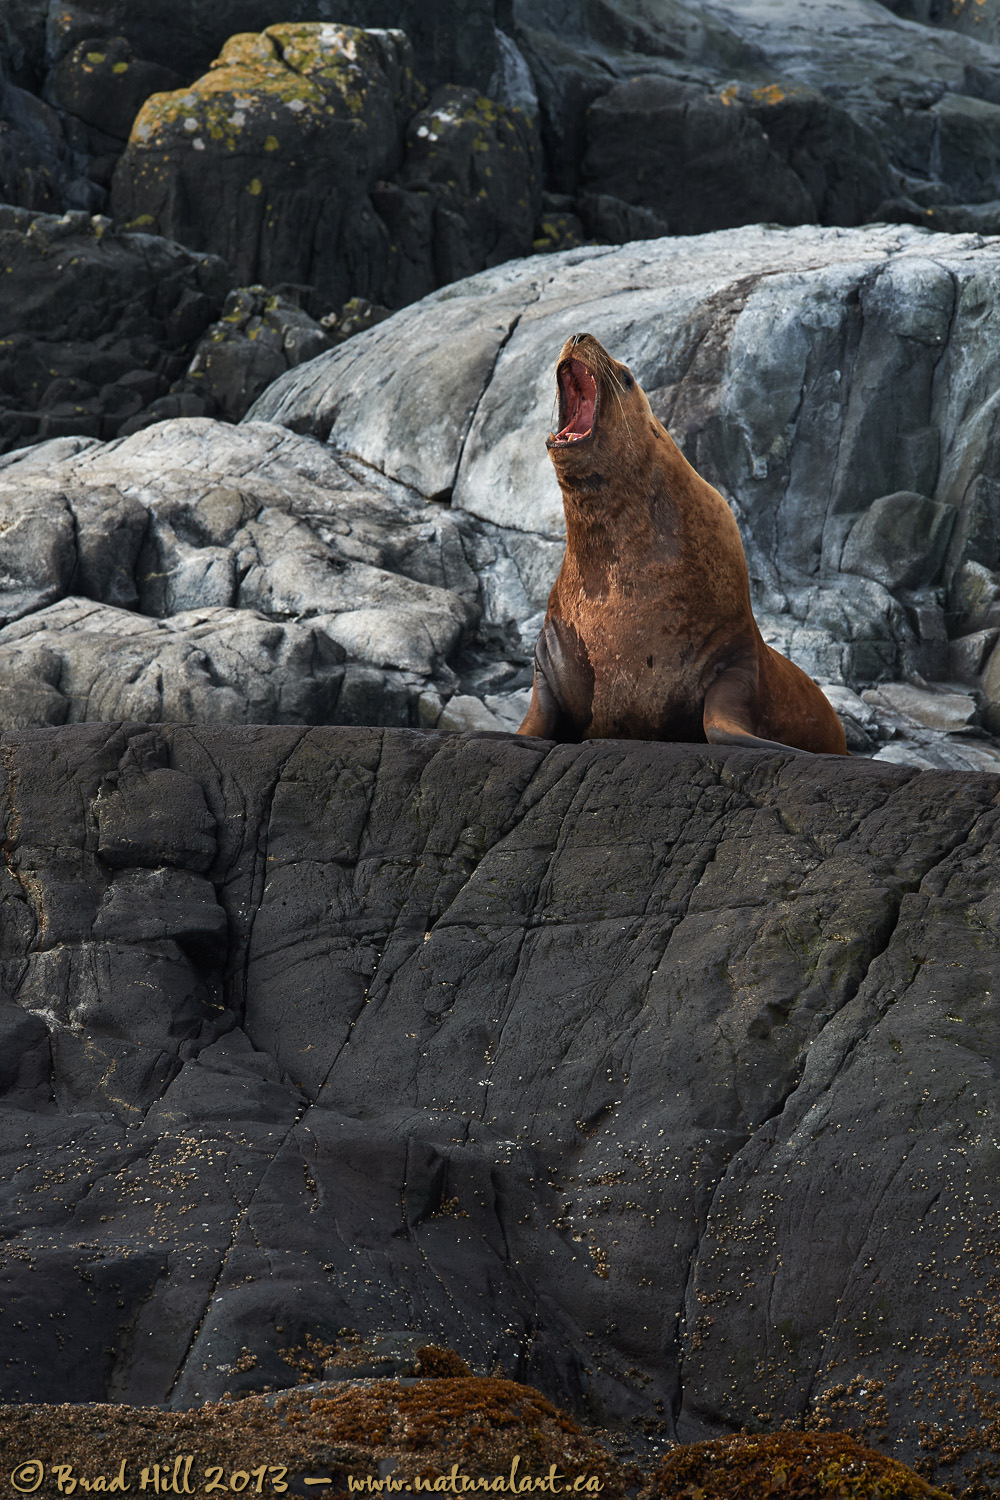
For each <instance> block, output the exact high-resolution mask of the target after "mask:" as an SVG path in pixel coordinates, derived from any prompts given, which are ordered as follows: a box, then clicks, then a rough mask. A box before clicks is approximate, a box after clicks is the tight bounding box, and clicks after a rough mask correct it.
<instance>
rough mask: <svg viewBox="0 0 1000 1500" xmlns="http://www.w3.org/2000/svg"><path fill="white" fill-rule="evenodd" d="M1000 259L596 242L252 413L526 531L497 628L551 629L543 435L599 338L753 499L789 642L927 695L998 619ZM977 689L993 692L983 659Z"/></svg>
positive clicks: (480, 281)
mask: <svg viewBox="0 0 1000 1500" xmlns="http://www.w3.org/2000/svg"><path fill="white" fill-rule="evenodd" d="M998 264H1000V262H998V260H997V250H996V247H995V246H993V245H991V244H986V245H984V244H982V243H981V242H979V241H978V240H975V239H972V238H964V239H963V238H955V239H947V238H944V237H940V236H936V235H935V236H931V235H929V234H927V233H925V232H920V231H916V230H912V229H908V228H898V229H897V228H887V227H882V228H879V229H868V230H865V231H862V232H850V231H843V230H833V231H824V230H819V229H805V228H802V229H796V230H792V231H787V232H781V231H778V230H774V229H769V228H765V227H758V228H754V229H747V230H744V231H742V232H738V231H731V232H728V233H723V234H719V235H711V236H701V237H698V238H692V239H686V240H685V239H671V240H660V241H657V242H655V243H652V244H643V245H634V246H631V247H628V248H626V249H623V250H620V251H614V252H612V251H609V250H601V249H598V250H587V251H584V250H580V251H572V252H568V253H566V254H565V255H563V256H562V257H560V258H559V259H558V260H555V261H552V260H548V261H545V262H542V261H528V262H525V263H523V264H522V265H512V266H509V267H505V268H504V269H503V270H502V271H500V272H497V273H493V274H490V275H486V276H481V277H479V278H477V279H475V280H473V281H471V282H469V283H466V285H465V287H464V288H463V295H461V296H457V295H455V294H454V292H453V291H451V292H445V293H443V294H438V295H437V296H435V297H431V298H429V299H428V300H427V301H426V302H424V303H422V304H420V305H419V306H418V307H414V308H411V309H408V310H404V311H403V312H401V313H399V314H397V316H396V317H395V318H393V319H392V320H390V321H389V322H387V323H383V324H381V325H379V326H378V327H377V328H374V329H372V330H371V331H369V332H368V333H366V334H364V335H363V336H362V337H360V338H358V339H356V340H354V341H353V342H352V343H350V344H348V345H346V346H344V347H343V348H340V349H338V350H335V351H333V352H332V353H331V354H328V355H325V356H323V357H321V358H320V359H319V360H316V361H314V362H313V363H311V364H310V365H309V366H307V367H304V368H303V369H302V370H300V371H295V372H292V373H291V374H289V375H287V376H285V377H283V378H282V379H281V380H279V381H278V382H277V383H276V384H275V385H274V386H273V387H272V388H271V390H270V391H268V392H267V394H266V395H265V396H264V397H262V398H261V400H260V401H259V402H258V403H257V404H256V406H255V407H254V409H253V412H252V414H251V415H253V416H255V417H264V418H267V419H269V420H277V421H279V422H284V423H287V424H288V425H289V426H291V427H294V428H295V429H296V430H298V431H300V432H307V433H312V434H314V435H316V436H317V437H321V438H327V439H328V440H329V442H330V443H332V444H334V445H335V446H337V447H338V448H342V449H345V450H347V451H348V452H350V453H353V454H354V455H356V456H357V457H359V458H361V459H363V460H364V462H366V463H368V464H371V465H373V466H374V467H375V468H377V469H380V470H382V471H384V472H385V473H386V474H387V475H389V476H392V477H394V478H396V479H398V480H400V481H402V482H405V483H406V484H408V485H411V486H413V487H414V488H416V489H417V490H419V491H421V492H422V493H423V494H425V495H427V496H442V495H448V496H450V499H451V505H452V509H453V510H459V511H463V512H465V513H466V514H467V515H471V516H474V517H476V518H478V519H479V520H480V521H481V522H483V523H487V524H489V525H490V526H491V527H492V528H494V529H495V533H497V532H498V533H500V534H502V536H503V539H504V552H503V556H502V558H500V557H498V559H497V561H496V562H495V563H494V564H487V565H486V567H485V568H484V569H483V570H482V577H483V590H484V611H485V616H486V619H487V620H488V621H492V622H496V623H500V622H503V621H504V620H506V619H513V620H515V621H516V622H517V623H518V625H519V627H520V628H521V630H522V634H523V635H524V637H525V638H528V639H533V632H534V631H536V630H537V628H538V622H539V620H540V612H541V611H542V610H543V609H544V607H545V602H546V598H547V595H548V590H549V587H550V586H551V583H552V580H553V578H554V576H555V571H556V568H557V566H558V561H559V557H560V555H561V548H560V544H559V542H558V538H559V537H560V536H561V534H562V528H563V519H562V504H561V497H560V495H559V490H558V487H557V485H556V482H555V477H554V474H553V472H552V470H551V467H550V465H549V464H548V463H547V462H546V461H545V459H544V455H543V449H542V439H543V435H544V433H545V432H546V430H547V427H548V424H549V419H550V415H551V408H552V400H553V378H552V361H553V360H554V358H555V355H556V354H557V352H558V350H559V349H560V347H561V346H562V343H563V341H564V339H565V338H566V337H567V336H568V335H569V334H570V333H572V332H574V331H575V330H578V329H580V328H586V329H589V330H590V331H592V332H593V333H595V334H596V335H597V337H598V338H600V339H601V341H602V342H603V343H604V344H605V346H606V347H607V348H609V349H610V350H611V351H612V352H613V353H614V354H615V355H616V357H618V358H621V359H623V360H625V361H626V362H627V363H628V364H629V365H630V366H631V368H632V369H633V370H634V372H635V374H636V376H637V378H638V379H639V381H640V383H641V384H642V385H643V387H644V388H645V390H646V391H647V392H648V394H649V396H650V400H651V403H652V405H653V409H654V411H655V412H656V414H657V416H659V417H660V419H661V420H662V421H664V423H665V424H666V425H667V427H668V428H669V429H670V430H671V432H672V433H673V435H674V436H675V438H676V439H677V440H678V442H679V443H680V445H681V447H682V448H683V449H684V451H685V452H686V454H687V456H688V457H689V458H690V459H691V461H692V462H693V463H694V464H695V466H696V467H697V468H698V470H699V471H700V472H701V473H702V474H703V475H704V476H705V477H706V478H707V479H709V480H710V481H711V482H712V483H713V484H715V485H716V486H717V487H718V488H719V489H720V490H721V491H722V493H723V494H724V495H725V496H726V498H727V499H728V500H729V501H730V503H731V505H732V507H733V509H734V512H735V513H736V515H737V518H738V520H739V522H740V526H741V530H742V533H743V540H744V546H745V548H746V551H747V557H748V562H749V567H750V576H751V584H752V588H753V592H754V599H755V606H756V608H757V611H758V616H759V619H760V622H761V626H762V628H763V630H764V632H765V635H766V637H767V639H768V640H769V641H770V642H771V644H773V645H775V646H776V647H777V649H779V650H782V651H784V652H786V653H787V654H789V655H791V656H792V657H793V659H795V660H796V661H798V662H799V663H800V665H802V666H803V667H804V668H805V669H806V671H808V672H809V673H810V674H811V675H813V676H815V677H817V678H820V679H822V680H824V681H826V682H829V683H835V684H842V685H844V686H846V687H849V688H852V689H854V690H855V691H858V690H862V689H868V688H871V687H873V686H874V685H875V684H877V683H878V682H879V681H882V680H886V679H894V678H895V679H897V680H898V679H901V678H906V677H911V678H913V680H914V681H915V682H916V685H917V686H921V680H922V679H923V685H924V686H926V680H933V679H936V680H939V681H946V680H949V679H950V678H951V677H952V673H953V671H954V667H953V665H952V659H951V657H950V656H949V638H953V639H955V640H957V641H961V640H964V639H965V637H966V636H968V635H970V634H975V633H976V632H977V631H981V630H983V629H985V628H990V627H992V626H993V625H994V624H995V622H994V620H993V615H992V614H991V613H990V610H991V609H993V608H994V605H993V604H992V603H990V602H987V601H991V600H992V598H993V596H992V593H991V592H990V591H991V590H993V589H995V588H997V585H998V580H997V574H996V570H997V568H998V566H1000V533H998V531H997V522H996V503H995V499H994V493H995V478H994V469H995V457H994V434H993V428H994V413H993V405H992V403H991V402H990V400H989V399H988V391H987V385H988V380H987V384H986V385H984V384H983V379H984V377H983V374H982V373H981V372H982V371H983V369H984V368H985V367H986V364H987V363H988V361H987V360H986V356H985V352H984V351H985V347H986V346H985V344H984V342H983V340H988V339H989V338H990V337H991V335H990V333H989V331H988V330H989V329H990V328H991V327H992V322H991V319H992V311H991V309H992V306H993V303H992V299H991V295H990V293H989V291H988V290H987V289H988V288H989V287H991V286H992V284H993V278H994V277H995V276H996V274H997V268H998ZM975 580H978V583H977V584H976V587H973V582H974V581H975ZM977 590H978V591H977ZM998 597H1000V593H998ZM974 601H975V602H974ZM997 608H1000V606H997ZM998 619H1000V616H998ZM980 644H981V647H982V654H981V656H980V667H981V663H982V661H983V660H985V651H986V649H987V648H986V642H985V641H982V642H981V643H980ZM957 650H958V652H959V653H962V652H963V651H964V653H965V654H964V655H963V656H962V658H961V659H962V660H963V661H966V662H968V663H970V664H971V663H972V661H973V658H974V656H975V652H974V651H973V650H972V649H971V647H970V648H969V649H966V648H962V647H959V648H957ZM957 659H958V657H956V660H957ZM962 680H963V681H964V682H965V683H966V684H967V685H968V684H975V685H976V686H977V687H980V688H981V686H982V681H983V678H982V670H980V672H979V673H978V675H977V671H976V669H975V668H974V667H973V668H972V670H971V671H969V670H967V671H965V672H964V673H963V679H962ZM855 748H863V745H861V744H856V745H855Z"/></svg>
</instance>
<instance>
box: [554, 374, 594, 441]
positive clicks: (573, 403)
mask: <svg viewBox="0 0 1000 1500" xmlns="http://www.w3.org/2000/svg"><path fill="white" fill-rule="evenodd" d="M556 378H557V379H558V381H559V421H560V423H561V426H560V428H559V431H558V432H556V433H551V432H550V433H549V440H548V444H547V446H548V447H549V448H556V447H562V446H563V445H564V444H566V443H578V442H580V440H581V438H586V437H590V435H591V433H592V432H593V430H594V422H595V421H596V418H597V381H596V380H595V379H594V377H593V375H592V374H591V373H590V371H589V370H588V369H587V366H586V365H585V364H584V363H583V361H582V360H580V359H567V360H564V361H563V363H562V364H561V365H560V366H559V369H558V371H557V372H556Z"/></svg>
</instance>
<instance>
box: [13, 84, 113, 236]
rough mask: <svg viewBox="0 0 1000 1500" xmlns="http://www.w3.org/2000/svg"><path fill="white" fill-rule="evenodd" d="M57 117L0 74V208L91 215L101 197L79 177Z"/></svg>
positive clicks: (79, 162) (77, 159) (80, 169)
mask: <svg viewBox="0 0 1000 1500" xmlns="http://www.w3.org/2000/svg"><path fill="white" fill-rule="evenodd" d="M84 166H85V159H84V158H82V157H81V156H80V155H79V154H78V153H77V152H75V151H74V149H73V146H72V144H71V143H70V141H69V140H68V139H67V133H66V131H65V129H64V127H63V122H62V120H61V119H60V116H59V114H58V113H57V111H56V110H54V109H53V108H52V107H51V106H50V105H48V104H46V103H45V102H44V101H43V100H42V99H39V98H36V96H35V95H34V94H32V93H29V92H28V91H27V90H26V89H21V88H18V87H17V86H16V85H15V84H13V83H10V82H8V81H7V80H6V79H5V78H4V76H3V74H2V72H0V205H2V204H5V203H15V204H20V205H22V206H23V207H25V208H29V209H36V210H39V211H43V212H50V211H54V212H56V213H62V212H63V210H64V209H67V208H70V209H83V210H86V211H87V212H88V213H96V212H98V211H99V210H100V209H101V208H103V206H104V204H105V201H106V195H105V194H104V193H103V192H102V191H101V190H100V188H99V187H97V186H96V185H95V184H94V183H93V182H91V181H90V180H89V178H88V177H87V176H86V175H85V172H84Z"/></svg>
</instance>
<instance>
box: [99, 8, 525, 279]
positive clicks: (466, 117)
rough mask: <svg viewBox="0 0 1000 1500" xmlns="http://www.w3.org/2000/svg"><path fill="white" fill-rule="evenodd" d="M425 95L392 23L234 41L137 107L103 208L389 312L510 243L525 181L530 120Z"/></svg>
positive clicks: (258, 272)
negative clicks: (109, 204)
mask: <svg viewBox="0 0 1000 1500" xmlns="http://www.w3.org/2000/svg"><path fill="white" fill-rule="evenodd" d="M497 86H498V88H500V86H501V85H500V83H498V85H497ZM504 87H507V85H504ZM508 92H510V89H509V88H508ZM424 100H425V94H424V91H423V89H422V86H421V85H420V83H419V82H418V81H417V79H416V76H415V72H414V58H413V53H412V50H411V48H410V45H409V42H408V41H407V39H406V37H405V36H404V34H403V33H402V32H400V31H392V32H388V31H362V30H359V29H358V28H356V27H343V26H332V25H322V24H319V23H316V24H313V25H308V26H272V27H269V28H268V29H267V31H265V32H263V33H261V34H260V35H258V36H249V35H248V36H238V37H234V38H232V39H231V40H230V41H229V42H227V43H226V46H225V47H224V48H223V51H222V53H221V55H220V57H219V58H218V60H217V61H216V63H214V64H213V67H212V71H211V72H210V73H208V74H206V75H205V76H204V77H203V78H201V79H199V80H198V81H197V82H196V83H195V84H194V85H193V86H192V88H191V89H190V90H187V91H183V90H181V91H180V92H176V93H174V94H171V95H165V96H162V97H161V96H157V97H156V98H154V99H152V100H150V101H149V102H148V103H147V104H146V105H145V106H144V108H143V111H142V113H141V115H140V117H139V118H138V119H137V121H136V122H135V127H134V130H133V132H132V137H131V140H130V143H129V146H128V149H127V151H126V152H125V155H124V156H123V157H122V159H121V162H120V163H119V166H118V168H117V171H116V174H115V182H114V190H113V195H112V199H113V204H114V211H115V215H116V217H118V218H119V219H123V220H127V221H129V222H131V223H132V224H133V225H134V226H138V225H146V226H148V227H153V228H155V229H156V230H157V231H158V232H160V233H164V234H169V235H170V236H172V237H174V238H176V239H179V240H181V241H182V242H183V243H185V244H189V245H192V246H194V247H196V248H202V249H204V248H207V247H209V246H211V247H212V248H213V249H214V250H216V251H217V253H219V254H221V255H222V256H223V258H224V259H225V260H226V261H227V263H228V264H230V265H232V266H234V267H235V268H236V270H237V272H238V274H239V275H240V277H242V278H245V279H246V280H248V281H250V280H253V281H256V280H264V281H275V280H280V281H293V282H301V283H308V284H310V285H313V286H315V288H316V289H317V291H318V293H319V295H320V296H322V297H323V298H325V299H326V300H327V303H328V305H329V303H331V302H332V303H342V302H344V301H346V300H347V299H349V298H351V297H365V298H373V299H374V300H375V301H377V302H379V303H382V304H385V305H388V306H399V305H400V304H402V303H405V302H410V301H413V300H414V299H415V298H416V297H419V296H422V295H423V294H424V293H425V292H428V291H430V290H431V289H432V288H433V287H435V286H440V285H442V284H443V283H445V282H448V281H454V280H456V279H457V278H458V277H461V276H464V275H468V274H469V273H470V272H472V271H476V270H480V269H481V268H482V267H483V266H489V265H496V264H498V263H500V262H501V261H504V260H508V259H510V258H511V257H512V256H516V255H524V254H526V253H527V252H528V250H529V249H530V247H531V243H532V236H533V233H534V225H535V220H536V218H537V215H538V210H539V205H540V192H541V178H540V165H541V164H540V160H539V157H538V147H537V139H536V132H535V127H534V124H533V123H532V121H531V119H530V118H529V116H528V115H527V114H525V113H524V111H523V110H522V109H521V108H519V107H509V106H507V105H505V104H502V103H498V102H497V101H495V100H491V99H488V98H486V97H485V96H483V95H480V94H477V93H476V92H475V91H474V90H471V89H469V88H466V87H462V86H459V85H456V84H448V85H443V86H442V87H440V88H439V89H438V90H437V91H436V92H435V93H434V95H433V97H432V99H431V101H430V104H429V106H428V108H427V109H426V110H423V109H421V108H420V106H421V105H422V104H423V103H424ZM404 156H405V160H404ZM206 174H207V176H208V177H210V178H211V181H212V185H213V187H212V191H211V192H210V193H209V192H206V191H205V190H204V182H205V180H206ZM330 182H335V183H336V184H337V192H336V194H330V193H329V192H328V191H327V186H328V184H329V183H330Z"/></svg>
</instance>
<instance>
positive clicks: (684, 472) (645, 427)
mask: <svg viewBox="0 0 1000 1500" xmlns="http://www.w3.org/2000/svg"><path fill="white" fill-rule="evenodd" d="M556 378H557V381H558V386H559V424H560V425H559V431H558V432H557V433H555V434H552V433H550V434H549V438H548V442H547V444H546V446H547V447H548V450H549V457H550V458H551V459H552V462H553V464H554V465H555V470H556V474H557V476H558V479H559V485H560V488H561V489H562V495H563V505H564V507H565V510H566V556H565V557H564V558H563V563H562V567H561V568H560V570H559V576H558V578H557V579H556V581H555V584H554V585H553V588H552V592H551V594H550V595H549V607H548V611H547V613H546V616H545V623H544V625H543V626H542V630H541V634H540V635H539V637H538V642H537V644H536V646H535V679H534V687H533V690H532V694H531V704H530V706H529V708H528V713H527V715H526V717H525V720H524V723H523V724H522V725H521V727H520V729H519V730H518V733H519V734H532V735H539V736H541V737H543V738H545V739H555V740H567V741H578V740H588V739H645V740H691V741H700V742H704V741H706V740H707V741H708V742H709V743H710V744H713V745H746V746H748V747H758V748H766V749H773V750H787V749H789V748H792V749H797V750H806V751H808V750H811V751H816V752H820V753H826V754H832V755H846V754H847V743H846V741H845V739H844V731H843V728H842V726H841V723H840V720H839V719H838V718H837V715H836V714H835V713H834V711H833V709H832V707H831V706H830V704H829V703H828V701H827V699H826V698H825V697H824V695H823V693H821V692H820V690H819V688H818V687H817V686H816V684H815V683H814V682H813V681H812V679H811V678H810V677H807V676H806V674H805V673H804V672H803V671H801V670H800V669H799V668H798V667H796V666H795V665H794V664H793V663H792V662H790V661H788V660H787V659H786V658H785V657H783V656H779V654H778V653H777V651H772V650H771V648H770V646H768V645H767V644H766V643H765V642H764V639H763V637H762V636H761V633H760V631H759V630H758V629H757V622H756V621H755V620H754V617H753V611H752V609H751V605H750V580H749V577H748V575H747V565H746V559H745V558H744V555H743V544H742V543H741V541H740V533H739V528H738V527H737V525H736V521H735V519H734V518H733V513H732V511H731V510H730V509H729V506H728V505H727V504H726V502H725V501H724V500H723V498H722V496H721V495H720V494H719V493H718V491H717V490H714V489H713V488H712V486H711V485H710V484H708V483H706V481H705V480H704V479H702V477H701V475H700V474H698V473H696V472H695V470H694V469H693V468H692V467H691V465H690V464H689V463H688V462H687V460H686V459H685V458H684V456H683V454H682V453H681V451H680V449H679V448H678V447H677V445H676V443H675V442H674V441H673V439H672V438H671V437H670V435H669V433H668V432H667V431H666V428H664V427H663V426H661V424H660V423H659V422H658V421H657V420H656V418H655V417H654V416H653V413H652V411H651V410H650V406H649V402H648V401H647V399H646V396H645V393H644V392H643V391H642V389H641V388H640V386H639V384H638V382H637V381H636V380H635V378H634V376H633V375H632V372H631V371H630V370H629V369H628V368H627V367H626V366H625V365H622V364H619V363H618V362H617V361H616V360H613V359H612V358H611V356H610V355H609V354H608V353H607V351H606V350H605V349H604V348H602V346H601V345H600V344H599V343H598V342H597V340H596V339H595V338H593V337H592V336H591V335H590V334H589V333H577V334H574V336H573V337H572V338H571V339H569V340H568V341H567V343H566V344H565V345H564V346H563V350H562V353H561V354H560V356H559V364H558V366H557V370H556Z"/></svg>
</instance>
